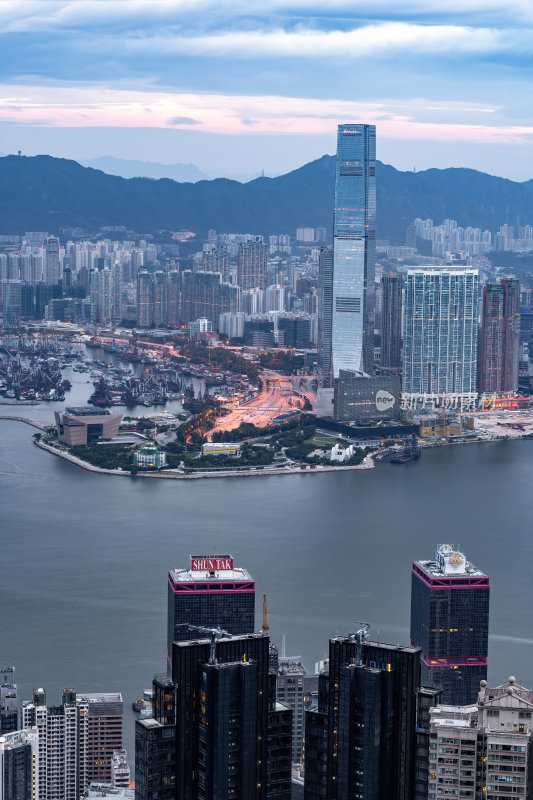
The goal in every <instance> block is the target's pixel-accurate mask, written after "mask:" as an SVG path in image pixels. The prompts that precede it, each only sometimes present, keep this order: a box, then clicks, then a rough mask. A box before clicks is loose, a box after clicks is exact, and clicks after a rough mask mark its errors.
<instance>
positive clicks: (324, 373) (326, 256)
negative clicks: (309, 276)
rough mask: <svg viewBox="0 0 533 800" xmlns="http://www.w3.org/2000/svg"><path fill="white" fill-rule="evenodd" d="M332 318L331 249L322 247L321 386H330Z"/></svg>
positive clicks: (319, 261) (320, 262)
mask: <svg viewBox="0 0 533 800" xmlns="http://www.w3.org/2000/svg"><path fill="white" fill-rule="evenodd" d="M332 319H333V249H332V248H331V247H323V248H322V249H321V250H320V256H319V260H318V371H319V376H320V385H321V386H322V387H323V388H329V387H330V386H331V325H332Z"/></svg>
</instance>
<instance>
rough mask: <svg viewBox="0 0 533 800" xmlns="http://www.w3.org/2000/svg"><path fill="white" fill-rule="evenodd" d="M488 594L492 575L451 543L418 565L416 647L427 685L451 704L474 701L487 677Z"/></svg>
mask: <svg viewBox="0 0 533 800" xmlns="http://www.w3.org/2000/svg"><path fill="white" fill-rule="evenodd" d="M489 591H490V589H489V579H488V577H487V576H486V575H485V574H484V573H483V572H481V571H480V570H479V569H478V568H477V567H475V566H474V565H473V564H471V563H470V562H469V561H467V559H466V557H465V555H464V553H460V552H458V551H456V550H454V548H453V547H451V546H450V545H447V544H445V545H441V546H440V547H439V548H438V550H437V552H436V553H435V556H434V558H433V560H431V561H415V563H414V564H413V579H412V589H411V643H412V645H413V646H414V647H419V648H420V649H421V651H422V653H421V659H422V683H423V684H425V685H427V686H437V687H440V688H442V689H443V690H444V691H443V695H442V702H443V703H444V704H446V705H457V706H466V705H470V704H471V703H475V702H476V698H477V695H478V691H479V682H480V681H481V680H485V679H486V677H487V649H488V635H489Z"/></svg>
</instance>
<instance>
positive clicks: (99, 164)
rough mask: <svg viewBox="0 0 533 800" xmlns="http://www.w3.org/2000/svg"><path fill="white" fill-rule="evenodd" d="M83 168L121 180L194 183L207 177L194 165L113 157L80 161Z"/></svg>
mask: <svg viewBox="0 0 533 800" xmlns="http://www.w3.org/2000/svg"><path fill="white" fill-rule="evenodd" d="M79 163H80V164H81V165H82V166H83V167H92V168H93V169H99V170H101V171H102V172H106V173H107V174H108V175H120V177H122V178H155V179H156V180H158V179H159V178H171V179H172V180H173V181H180V182H183V183H195V182H196V181H202V180H206V179H207V178H208V176H207V175H206V174H205V173H204V172H202V171H201V170H200V169H198V167H197V166H196V164H182V163H181V162H176V163H175V164H161V163H160V162H159V161H137V160H133V159H127V158H115V157H114V156H101V157H100V158H89V159H81V160H80V162H79Z"/></svg>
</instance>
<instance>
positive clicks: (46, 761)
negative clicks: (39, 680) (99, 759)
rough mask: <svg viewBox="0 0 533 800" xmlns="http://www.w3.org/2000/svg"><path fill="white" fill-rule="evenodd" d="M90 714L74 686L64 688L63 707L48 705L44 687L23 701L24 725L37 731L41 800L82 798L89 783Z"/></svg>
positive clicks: (73, 799) (75, 799)
mask: <svg viewBox="0 0 533 800" xmlns="http://www.w3.org/2000/svg"><path fill="white" fill-rule="evenodd" d="M88 715H89V710H88V706H87V705H83V704H76V692H75V691H74V690H73V689H64V690H63V698H62V703H61V705H60V706H47V705H46V693H45V691H44V689H36V690H35V691H34V693H33V701H29V700H28V701H23V703H22V726H23V728H33V727H36V728H37V731H38V751H39V771H38V780H37V787H38V797H39V800H79V795H80V793H81V792H82V791H83V790H84V789H85V784H86V752H87V735H88Z"/></svg>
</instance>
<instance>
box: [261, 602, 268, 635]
mask: <svg viewBox="0 0 533 800" xmlns="http://www.w3.org/2000/svg"><path fill="white" fill-rule="evenodd" d="M262 632H263V633H267V632H268V610H267V596H266V594H264V595H263V628H262Z"/></svg>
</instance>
